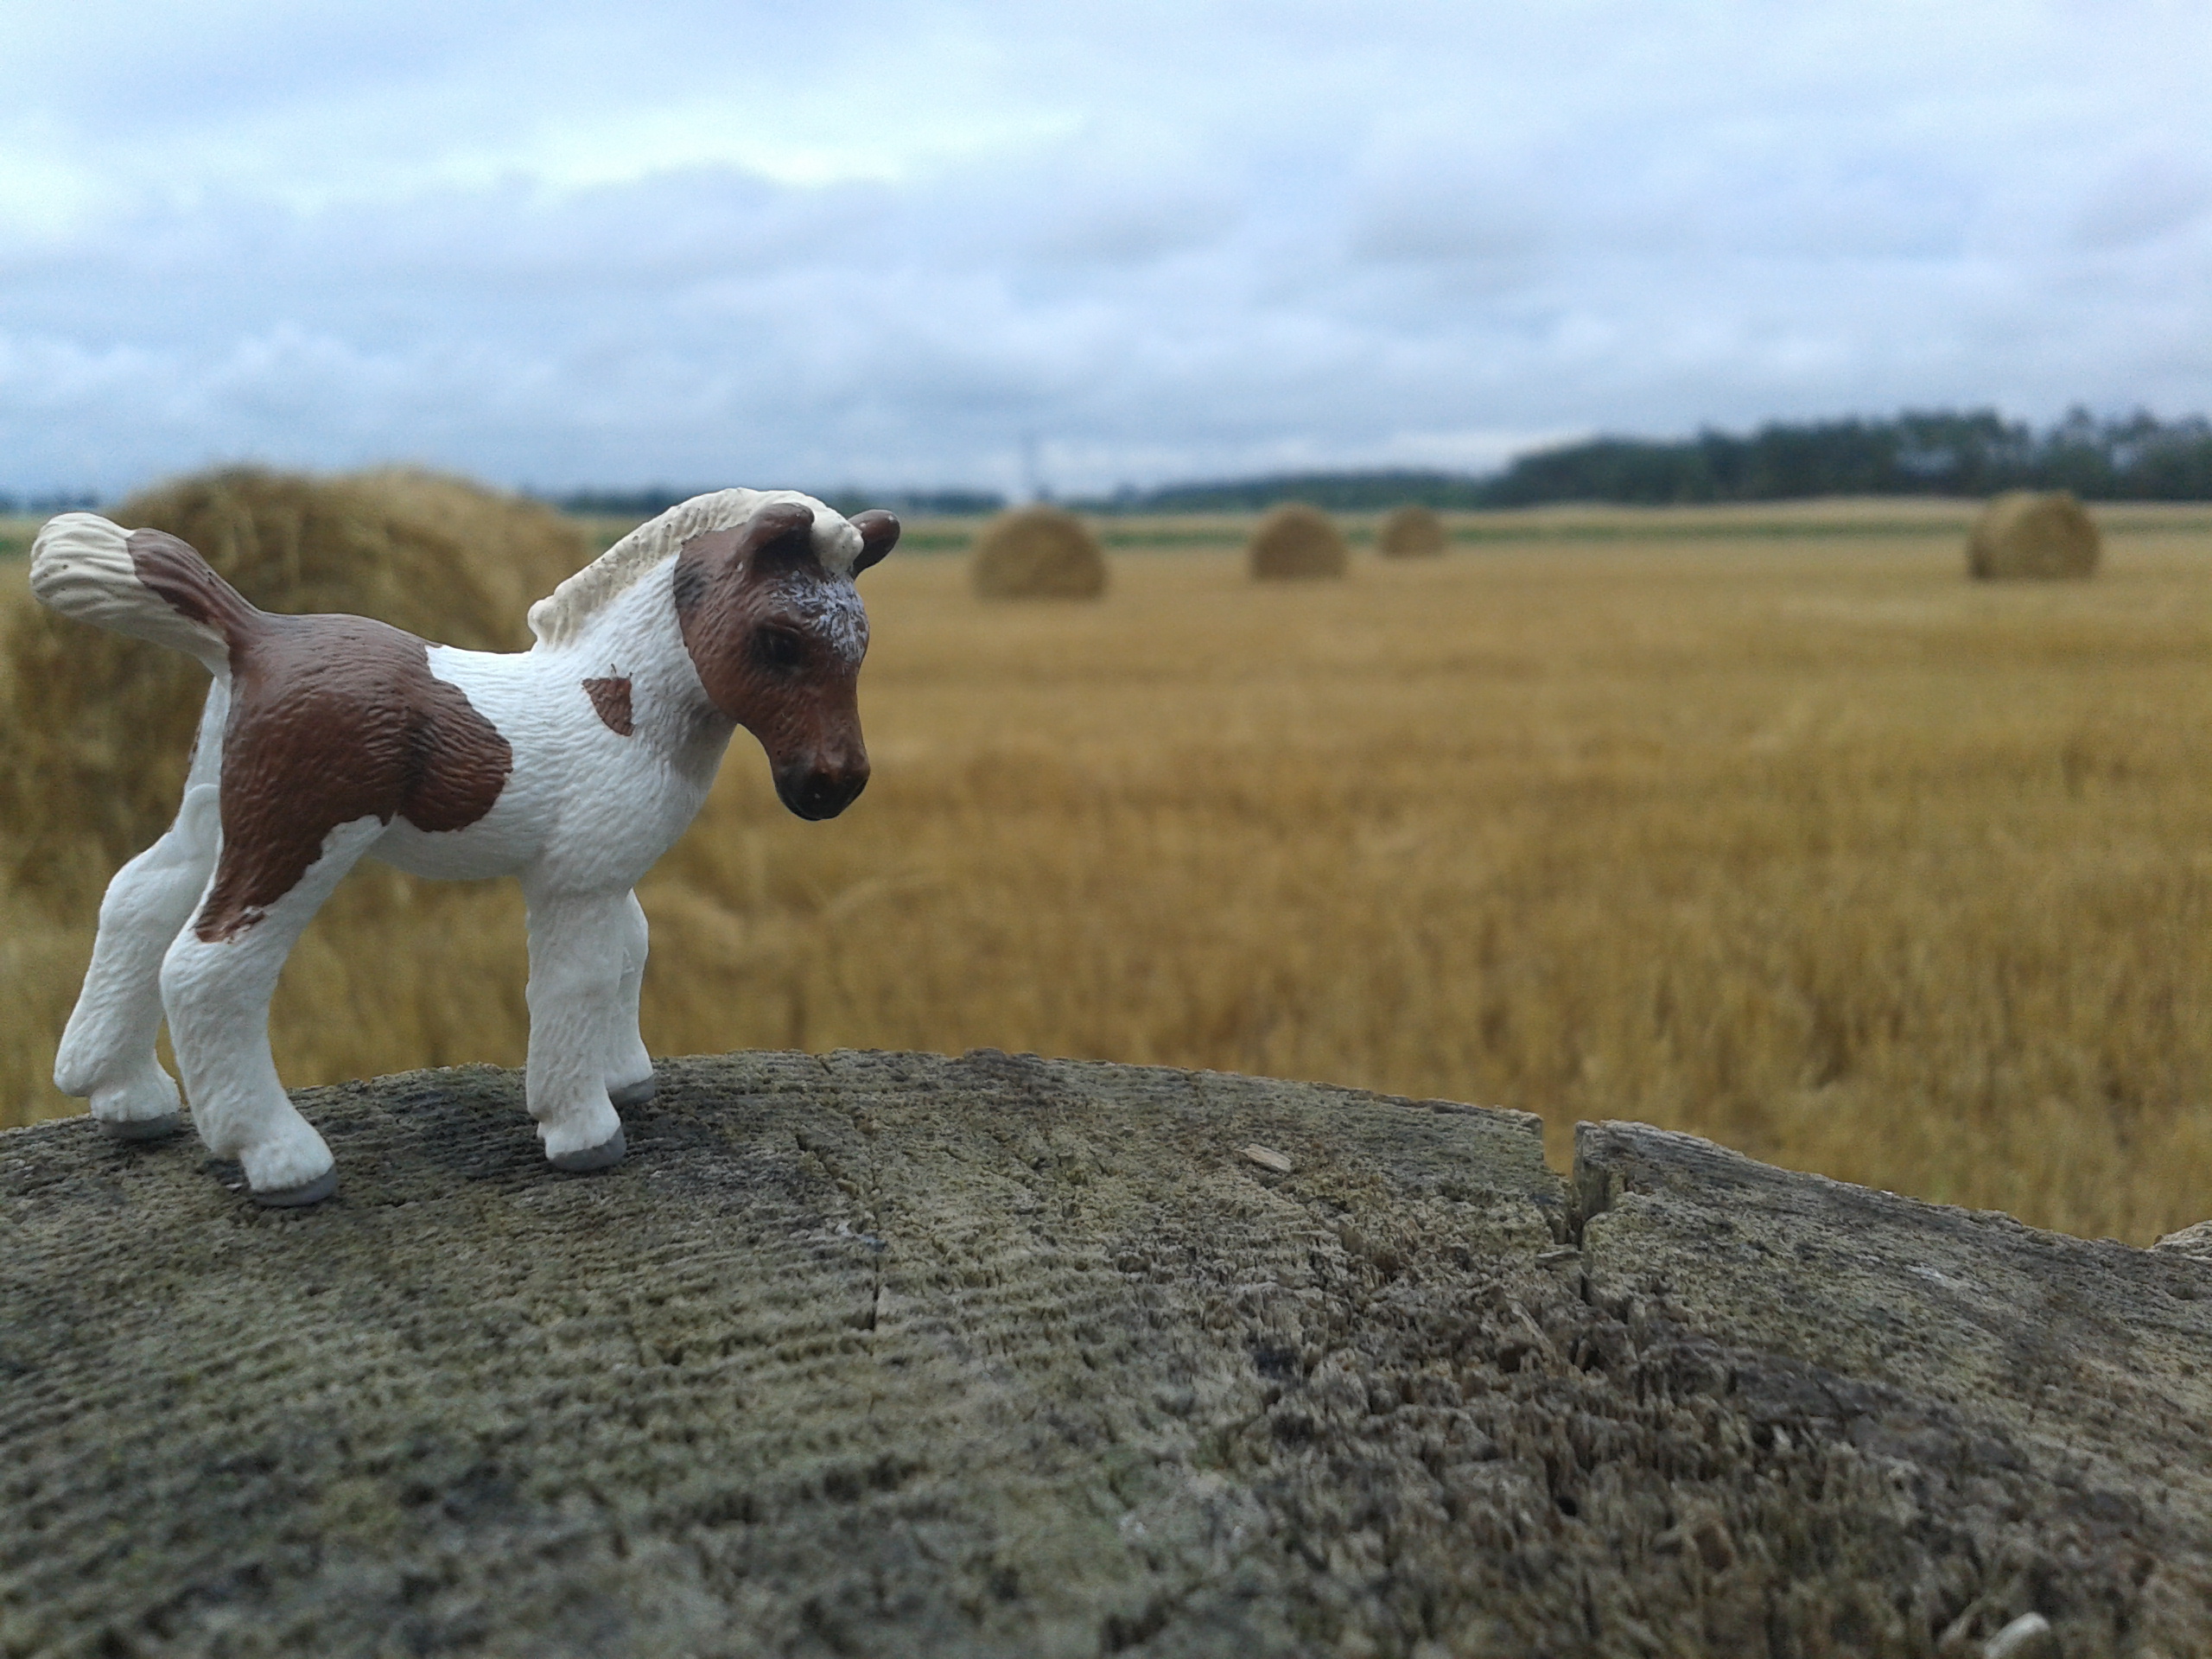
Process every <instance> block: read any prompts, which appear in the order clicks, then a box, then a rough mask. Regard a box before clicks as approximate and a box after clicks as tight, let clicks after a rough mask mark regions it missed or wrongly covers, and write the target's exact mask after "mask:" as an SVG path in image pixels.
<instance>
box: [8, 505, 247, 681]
mask: <svg viewBox="0 0 2212 1659" xmlns="http://www.w3.org/2000/svg"><path fill="white" fill-rule="evenodd" d="M31 593H32V594H34V595H35V597H36V598H37V600H38V602H39V603H40V604H41V605H43V606H45V607H48V609H49V610H55V611H59V612H60V613H61V614H62V615H64V616H73V617H75V618H76V619H77V620H79V621H80V622H90V623H92V624H94V625H96V626H99V627H103V628H112V629H114V630H115V632H118V633H127V634H130V635H131V636H133V637H134V638H136V639H150V640H152V641H153V642H154V644H156V645H167V646H168V648H169V649H170V650H171V651H181V652H185V653H186V654H187V655H188V656H192V657H196V658H199V659H200V662H201V663H202V664H206V666H207V671H208V672H209V673H211V674H215V675H227V674H228V673H229V672H230V665H231V659H230V648H229V646H228V645H227V644H226V642H225V641H224V639H223V636H222V634H221V633H220V632H219V631H218V630H216V629H215V628H213V627H212V626H209V625H208V624H207V623H205V622H195V621H194V620H192V619H191V618H189V617H188V616H185V615H183V614H181V613H180V612H178V611H177V610H176V609H175V607H173V606H171V605H170V604H169V602H168V601H167V600H165V599H163V598H162V596H161V595H160V594H157V593H156V592H155V591H154V590H153V589H152V588H149V587H148V586H147V585H146V584H145V583H144V582H141V581H140V580H139V579H138V569H137V563H136V562H135V561H134V560H133V559H132V558H131V556H130V531H126V530H125V529H124V528H123V526H122V525H120V524H111V523H109V522H108V520H106V519H105V518H101V517H100V516H99V514H98V513H94V512H65V513H61V514H60V515H59V516H57V517H55V518H49V519H48V520H47V521H46V524H45V525H44V527H43V528H41V530H40V531H39V533H38V539H37V540H35V541H34V542H33V543H31Z"/></svg>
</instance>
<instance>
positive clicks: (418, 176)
mask: <svg viewBox="0 0 2212 1659" xmlns="http://www.w3.org/2000/svg"><path fill="white" fill-rule="evenodd" d="M0 56H4V57H5V58H6V59H7V60H8V61H9V62H10V66H11V87H12V89H13V90H14V92H15V96H14V98H13V100H12V102H11V104H10V105H9V106H8V108H7V109H6V110H5V111H0V283H5V291H6V293H7V295H8V297H9V303H8V305H7V307H6V308H5V309H4V310H3V311H0V488H14V489H18V490H22V489H42V488H48V487H56V486H75V485H79V484H87V485H91V486H95V487H102V488H107V489H119V488H123V487H127V486H130V485H132V484H135V483H137V482H139V481H142V480H143V479H145V478H146V477H148V476H149V475H151V474H156V473H160V472H162V471H168V470H174V469H176V468H179V467H188V466H193V465H197V464H200V463H201V462H203V461H207V460H210V459H222V458H236V457H240V456H249V455H250V456H261V457H265V458H268V459H271V460H275V461H283V462H285V463H289V464H307V465H326V466H339V465H349V464H354V463H356V462H359V461H369V460H374V459H378V458H380V457H384V456H387V455H389V456H399V457H406V458H413V459H423V460H429V461H436V462H438V463H441V464H443V465H448V466H454V467H464V468H468V469H471V470H475V471H479V472H481V473H484V474H487V475H489V476H492V477H494V478H497V479H500V480H507V481H514V482H531V483H535V484H538V485H543V486H559V485H564V484H571V483H607V484H620V483H625V482H632V483H642V482H646V481H652V480H672V481H679V482H691V481H696V482H702V483H707V482H723V481H753V482H801V483H804V482H808V481H813V482H827V481H829V480H862V481H875V482H880V483H882V484H885V485H899V484H926V483H933V482H955V481H981V482H987V483H996V484H1000V485H1012V484H1014V482H1016V481H1017V480H1018V479H1019V477H1020V461H1019V456H1020V449H1021V446H1022V443H1023V442H1024V440H1025V438H1026V437H1027V436H1030V435H1034V436H1036V437H1037V438H1039V440H1041V441H1042V442H1043V446H1044V453H1045V455H1046V464H1047V467H1048V470H1049V471H1052V473H1053V481H1054V482H1055V483H1056V484H1057V485H1058V486H1060V487H1063V488H1090V487H1104V486H1111V485H1113V484H1114V483H1116V482H1117V481H1119V480H1122V479H1125V478H1126V479H1135V480H1155V479H1161V478H1168V477H1177V476H1189V475H1195V474H1228V473H1233V472H1237V471H1241V470H1244V469H1246V468H1255V467H1280V466H1284V465H1293V464H1298V465H1305V464H1313V465H1337V464H1344V465H1385V464H1421V465H1470V466H1471V465H1484V464H1489V463H1491V462H1492V461H1496V460H1497V459H1499V458H1501V457H1502V456H1503V454H1505V453H1507V452H1508V451H1509V450H1510V448H1511V447H1512V446H1513V445H1515V444H1516V443H1519V442H1527V441H1529V440H1532V439H1538V438H1549V437H1554V436H1556V435H1560V434H1562V433H1571V432H1575V431H1583V430H1591V429H1608V430H1641V431H1654V432H1657V431H1680V430H1685V429H1689V428H1692V427H1694V426H1695V425H1698V424H1700V423H1724V424H1734V425H1744V424H1749V423H1754V422H1757V421H1758V420H1760V419H1763V418H1767V417H1770V416H1817V415H1824V414H1834V413H1840V412H1846V411H1862V412H1881V411H1886V410H1893V409H1895V408H1897V407H1899V406H1901V405H1906V404H1917V405H1923V406H1924V405H1927V404H1938V403H1942V404H1982V403H1987V402H1993V401H1994V402H1998V403H1999V404H2003V405H2004V406H2005V407H2006V408H2008V409H2009V410H2012V411H2013V412H2015V413H2019V414H2025V415H2030V416H2050V415H2052V414H2055V413H2056V411H2057V410H2060V409H2061V408H2063V407H2064V406H2065V405H2067V404H2070V403H2073V402H2075V401H2076V400H2087V401H2088V402H2090V403H2092V404H2099V405H2104V406H2123V405H2132V404H2136V403H2139V402H2142V403H2147V404H2151V405H2152V406H2153V407H2156V408H2159V409H2161V410H2166V411H2168V412H2178V411H2180V410H2185V409H2203V408H2208V407H2212V361H2208V350H2209V349H2212V348H2208V346H2206V345H2205V344H2204V342H2205V341H2207V340H2212V327H2208V324H2212V315H2208V312H2209V311H2212V298H2208V296H2212V280H2209V279H2212V128H2208V127H2207V125H2206V124H2205V123H2204V122H2203V121H2202V118H2201V116H2200V114H2199V112H2200V111H2202V109H2203V108H2204V107H2205V106H2206V102H2207V93H2208V92H2212V13H2206V12H2203V11H2202V9H2199V8H2183V7H2181V6H2178V5H2164V4H2159V3H2155V0H2144V3H2130V0H2112V3H2109V4H2101V5H2100V6H2098V7H2097V8H2095V9H2094V10H2083V9H2075V8H2072V7H2069V6H2066V5H2063V4H2057V3H2052V4H2044V5H2035V4H2019V3H1998V0H1976V3H1971V4H1960V5H1955V6H1950V7H1944V8H1928V7H1924V6H1907V5H1904V4H1903V3H1901V0H1897V3H1893V0H1852V3H1847V0H1823V3H1813V4H1807V5H1794V6H1783V5H1780V4H1777V3H1773V0H1703V3H1683V4H1681V5H1669V6H1662V7H1653V6H1650V5H1649V4H1648V3H1630V0H1562V3H1557V4H1553V5H1548V6H1545V7H1542V8H1529V7H1508V6H1505V5H1503V4H1496V5H1470V6H1464V7H1442V6H1436V5H1433V4H1422V3H1415V0H1400V3H1390V0H1377V3H1372V4H1367V5H1362V6H1357V7H1354V6H1350V5H1321V4H1306V5H1298V4H1289V5H1285V4H1281V3H1275V4H1270V5H1267V6H1262V5H1260V4H1258V3H1256V0H1252V3H1236V4H1228V3H1224V4H1214V5H1211V6H1207V5H1199V6H1192V5H1189V4H1182V5H1177V6H1170V5H1168V4H1166V3H1165V0H1160V3H1156V4H1154V3H1132V4H1128V5H1126V6H1122V7H1117V8H1114V9H1110V10H1105V9H1093V10H1083V11H1078V10H1071V9H1066V8H1060V7H1047V6H1045V5H1042V4H1027V3H1022V4H1001V5H989V4H966V5H961V4H946V3H925V4H922V5H900V6H893V5H890V4H888V3H849V4H829V5H825V6H823V7H817V8H812V9H808V10H804V11H803V12H802V11H797V10H792V9H789V8H778V9H775V10H767V9H764V8H756V7H751V6H744V5H739V6H734V7H733V6H730V5H727V4H720V5H710V4H708V3H706V0H670V3H662V4H658V5H652V6H647V7H642V8H640V7H637V6H632V7H626V8H615V7H613V6H612V5H609V4H606V3H602V0H541V3H538V4H534V5H531V6H524V5H521V4H519V3H508V4H496V5H491V6H486V7H480V8H455V7H450V6H444V5H432V4H429V3H428V0H402V3H395V4H391V5H387V6H381V7H378V8H373V9H369V8H355V9H335V8H327V7H308V6H303V5H300V4H296V3H278V0H203V3H198V4H195V5H194V6H192V7H190V8H187V7H184V6H181V5H156V4H148V3H143V0H142V3H132V0H79V4H78V5H77V6H75V7H73V8H67V9H65V8H16V9H13V10H10V11H8V12H5V13H0Z"/></svg>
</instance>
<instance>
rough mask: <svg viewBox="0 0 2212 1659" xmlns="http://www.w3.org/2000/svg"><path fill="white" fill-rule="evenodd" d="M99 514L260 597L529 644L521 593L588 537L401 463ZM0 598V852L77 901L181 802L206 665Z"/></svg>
mask: <svg viewBox="0 0 2212 1659" xmlns="http://www.w3.org/2000/svg"><path fill="white" fill-rule="evenodd" d="M111 516H112V517H113V518H115V519H116V520H117V521H118V523H120V524H125V525H127V526H130V528H133V529H137V528H142V527H149V526H150V527H152V528H156V529H160V530H166V531H169V532H171V533H172V534H174V535H177V536H181V537H183V538H184V539H185V540H186V541H188V542H189V543H191V544H192V545H193V546H194V547H195V548H197V549H198V550H200V552H201V553H202V554H203V555H205V556H206V557H207V561H208V563H211V564H213V566H214V567H215V569H217V570H218V571H219V572H221V573H222V575H224V576H225V577H226V579H227V580H229V581H230V582H231V583H232V585H233V586H235V587H236V588H238V590H239V591H240V592H241V593H243V594H245V596H246V597H247V598H248V599H249V600H251V601H253V602H254V603H255V604H257V605H259V606H261V607H263V608H264V609H267V610H272V611H285V612H295V613H297V612H315V611H348V612H353V613H357V614H359V615H364V616H373V617H376V618H378V619H379V620H383V621H386V622H391V623H393V624H395V625H397V626H399V627H403V628H405V629H407V630H409V631H410V632H415V633H419V634H422V635H423V636H425V637H426V638H429V639H435V640H439V641H441V642H442V643H445V644H448V645H465V646H470V647H474V648H476V649H480V650H518V649H520V648H522V647H524V646H526V645H529V644H530V633H529V630H528V628H527V627H526V626H524V620H523V613H524V611H525V610H526V609H527V608H528V607H529V604H530V601H531V600H532V599H534V598H536V597H537V595H539V594H543V593H545V592H547V591H548V590H549V589H550V588H552V587H553V586H554V584H555V583H556V582H559V581H560V580H561V578H562V577H563V576H565V575H568V574H569V572H570V571H571V570H573V569H575V568H576V567H577V566H578V565H579V564H582V563H583V562H584V561H585V559H586V558H587V557H588V554H589V551H590V550H589V548H588V546H587V545H586V543H584V541H583V538H582V536H581V535H580V534H579V533H578V531H576V530H575V527H574V526H573V525H571V524H569V523H567V522H566V521H565V520H563V519H562V518H560V517H559V516H558V515H557V514H556V513H554V512H550V510H548V509H547V508H545V507H543V506H540V505H537V504H536V503H534V502H530V501H525V500H523V499H519V498H517V497H513V496H505V495H499V494H495V493H493V492H491V491H488V490H486V489H483V488H481V487H480V486H476V485H473V484H468V483H465V482H462V481H461V480H457V479H451V478H445V477H441V476H437V475H435V474H426V473H419V472H410V471H401V470H389V471H382V472H375V473H367V474H358V475H355V476H352V477H346V478H334V479H313V478H305V477H300V476H296V475H291V474H279V473H270V472H264V471H259V470H257V469H245V468H241V469H234V470H229V471H224V472H217V473H210V474H200V475H198V476H195V477H192V478H187V479H181V480H176V481H175V482H172V483H168V484H165V485H162V486H157V487H156V488H154V489H151V490H149V491H147V492H145V493H143V494H140V495H137V496H134V497H133V498H131V499H130V500H128V501H126V502H124V504H123V505H121V506H120V507H118V508H117V509H115V510H114V512H113V513H112V515H111ZM15 597H16V603H14V604H13V605H12V606H11V607H10V610H9V613H8V615H7V617H6V620H5V625H4V652H5V656H4V661H0V697H4V699H5V709H6V734H5V736H4V738H0V743H4V745H5V749H4V751H0V823H5V824H7V825H9V826H10V833H9V836H8V839H7V842H6V844H5V845H4V847H0V853H4V856H5V858H6V861H7V867H8V868H7V870H6V874H7V875H8V876H9V877H10V880H12V882H13V884H14V885H15V886H16V888H17V889H18V891H20V892H22V893H26V894H28V895H35V897H36V898H37V899H38V900H39V901H40V902H41V905H42V906H45V907H47V908H48V909H50V910H52V911H53V912H54V913H55V914H56V915H58V916H84V917H89V915H90V914H91V912H92V906H93V905H94V904H95V903H96V902H97V900H98V898H99V892H100V890H101V888H102V887H104V886H105V883H106V880H107V878H108V876H109V875H110V874H112V873H113V871H114V870H115V868H117V866H118V865H119V864H120V863H122V861H124V860H125V859H127V858H129V857H130V856H131V855H134V854H136V853H137V852H138V851H139V850H140V849H142V848H143V847H145V846H147V845H148V844H149V843H150V842H152V841H153V839H154V838H155V836H157V835H159V834H160V833H161V831H162V829H163V827H165V826H166V825H167V823H168V820H169V818H170V817H171V816H172V815H173V814H174V813H175V810H176V804H177V798H178V796H179V793H180V792H181V790H182V788H183V783H184V768H185V764H186V761H187V759H188V755H189V753H190V750H191V747H192V740H193V728H194V725H195V724H196V722H197V721H198V719H199V715H200V704H201V702H202V701H203V700H204V699H205V697H206V695H207V671H205V670H204V669H202V668H201V667H200V665H199V664H197V663H194V662H192V661H191V660H189V659H188V658H185V657H182V656H180V655H178V654H177V653H175V652H168V651H163V650H162V649H161V648H160V647H158V646H156V645H148V644H145V643H143V641H140V640H137V639H126V638H124V636H123V635H121V634H117V633H109V632H102V631H100V630H98V629H95V628H91V627H87V626H85V625H84V624H83V623H81V622H73V621H69V620H64V619H62V618H60V617H57V616H54V615H53V614H52V613H49V612H48V611H45V610H43V609H42V608H41V607H38V606H37V605H35V604H34V603H32V602H31V601H29V599H28V597H26V596H22V595H20V594H19V595H16V596H15Z"/></svg>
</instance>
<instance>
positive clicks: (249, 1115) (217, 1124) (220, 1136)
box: [162, 817, 385, 1205]
mask: <svg viewBox="0 0 2212 1659" xmlns="http://www.w3.org/2000/svg"><path fill="white" fill-rule="evenodd" d="M384 832H385V823H384V821H383V820H382V819H380V818H377V817H363V818H357V819H355V820H353V822H352V823H341V824H340V825H339V826H338V827H337V828H336V829H333V830H331V831H330V832H329V834H328V835H327V836H324V837H323V841H322V853H321V856H320V857H319V858H317V859H316V860H315V862H314V863H313V864H311V865H309V866H308V869H307V872H306V874H303V875H302V876H301V877H300V879H299V880H298V882H297V883H296V885H295V886H294V887H292V889H291V891H290V892H289V893H285V894H284V895H283V897H282V898H280V899H276V900H274V901H273V902H271V903H270V904H269V905H268V906H265V907H264V908H263V909H262V911H261V912H260V914H259V915H258V917H257V918H253V919H251V920H248V921H246V922H245V924H244V925H241V926H239V927H238V928H237V929H236V930H235V931H232V932H231V933H230V934H229V935H228V937H225V938H213V939H203V938H200V934H199V932H198V931H197V930H196V928H187V929H186V930H185V931H183V932H181V933H180V934H179V935H178V936H177V938H176V943H175V944H172V945H171V946H170V947H169V950H168V955H167V956H166V957H163V958H162V1004H163V1006H164V1007H166V1008H167V1009H168V1019H169V1039H170V1041H172V1042H173V1043H175V1046H176V1058H177V1066H178V1069H179V1070H180V1071H182V1072H183V1073H184V1092H185V1095H186V1096H187V1098H188V1099H189V1100H190V1101H191V1102H192V1121H193V1122H194V1125H195V1126H196V1127H197V1128H199V1130H200V1139H201V1140H202V1141H206V1142H207V1150H208V1151H210V1152H212V1153H213V1154H215V1155H216V1156H217V1157H219V1158H235V1159H237V1160H238V1162H239V1163H240V1164H241V1165H243V1166H245V1179H246V1185H248V1186H250V1187H251V1188H252V1189H253V1196H254V1197H255V1198H257V1199H258V1200H259V1201H260V1202H262V1203H263V1204H274V1205H297V1204H313V1203H314V1202H315V1200H316V1199H318V1198H327V1197H328V1196H329V1194H330V1192H331V1189H332V1188H333V1187H334V1185H336V1184H337V1172H336V1171H335V1169H334V1168H333V1166H332V1160H331V1156H330V1148H329V1147H327V1146H325V1145H324V1144H323V1140H322V1137H321V1135H317V1134H316V1133H315V1130H314V1129H313V1128H311V1127H310V1126H309V1125H308V1121H307V1119H305V1118H303V1117H302V1116H300V1114H299V1112H298V1110H297V1109H296V1108H295V1107H294V1106H293V1104H292V1103H291V1100H290V1098H289V1096H287V1095H286V1094H285V1093H284V1085H283V1084H282V1083H280V1082H278V1081H277V1063H276V1062H275V1060H273V1059H272V1058H270V1053H269V999H270V995H272V994H273V993H274V992H275V991H276V989H277V975H278V974H279V973H280V972H282V971H283V966H284V958H285V957H288V956H289V955H290V954H291V951H292V947H293V945H294V944H297V943H298V942H299V937H300V935H301V934H302V932H303V931H306V928H307V925H308V922H309V921H310V920H312V919H313V918H314V916H315V912H316V911H317V910H319V909H321V906H322V902H323V900H324V899H327V898H329V897H330V893H331V890H332V889H333V888H334V887H337V885H338V883H339V881H340V879H341V878H343V877H344V875H345V874H346V871H348V870H350V869H352V868H353V866H354V864H355V863H356V862H357V861H359V859H360V856H361V855H362V854H363V853H365V852H366V851H367V850H368V849H369V848H370V846H371V845H372V843H373V842H375V841H376V840H377V838H378V836H381V835H383V834H384ZM230 856H231V849H227V848H226V849H225V860H224V866H227V863H228V861H229V858H230ZM224 866H219V867H218V868H217V871H216V877H215V880H216V883H217V884H219V883H220V882H221V881H222V880H223V875H224ZM211 891H212V889H211Z"/></svg>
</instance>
